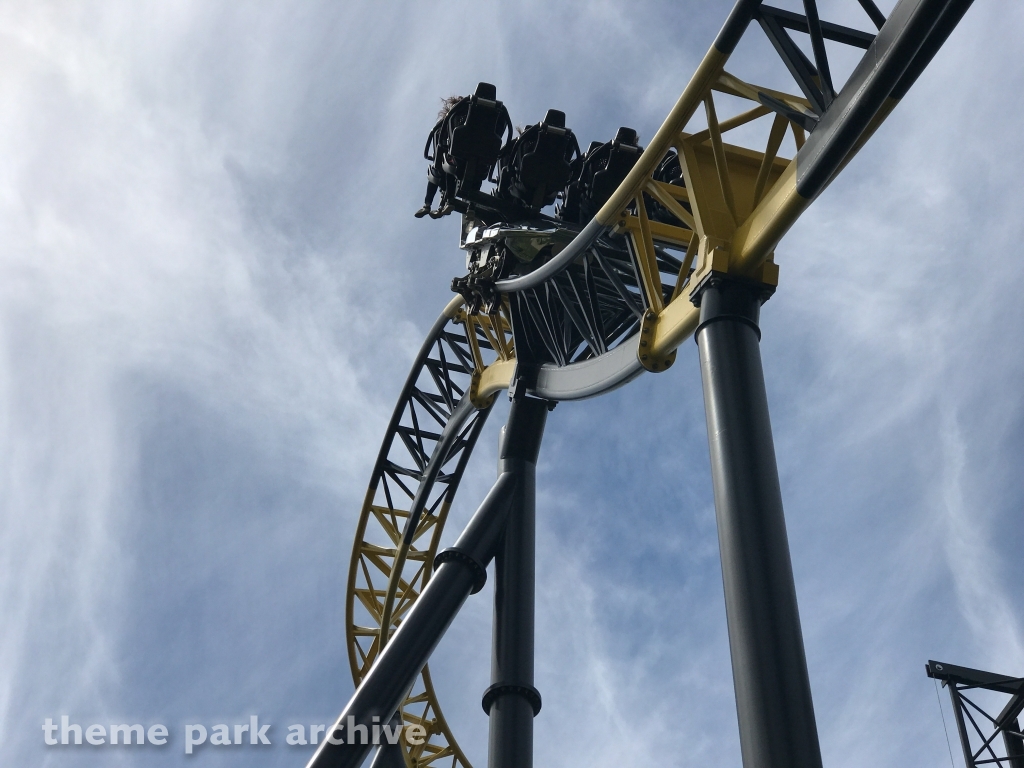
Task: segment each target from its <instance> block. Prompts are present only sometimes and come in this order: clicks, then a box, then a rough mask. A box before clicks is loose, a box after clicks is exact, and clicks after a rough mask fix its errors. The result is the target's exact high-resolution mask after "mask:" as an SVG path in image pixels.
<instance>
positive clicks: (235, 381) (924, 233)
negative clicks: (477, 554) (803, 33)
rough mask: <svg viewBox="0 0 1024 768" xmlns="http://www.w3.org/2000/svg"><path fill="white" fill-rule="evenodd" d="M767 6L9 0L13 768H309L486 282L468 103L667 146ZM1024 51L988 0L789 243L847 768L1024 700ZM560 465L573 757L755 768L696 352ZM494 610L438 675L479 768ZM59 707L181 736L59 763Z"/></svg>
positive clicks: (769, 332) (541, 660) (0, 547)
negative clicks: (447, 106)
mask: <svg viewBox="0 0 1024 768" xmlns="http://www.w3.org/2000/svg"><path fill="white" fill-rule="evenodd" d="M882 5H883V9H885V10H888V8H889V7H891V5H892V3H891V2H889V3H883V4H882ZM851 6H854V10H853V11H851V9H850V7H851ZM727 8H728V4H727V3H726V2H724V1H723V2H721V3H709V2H703V3H699V2H696V0H687V1H686V2H676V3H667V2H655V1H653V0H651V1H649V2H632V3H626V2H587V3H582V2H576V3H568V2H567V3H561V4H557V5H552V4H544V3H540V2H532V1H529V0H526V1H524V2H517V3H512V2H495V3H471V2H442V3H432V4H429V5H428V4H397V3H396V4H385V3H371V2H362V3H357V2H347V3H344V4H343V3H338V2H313V1H312V0H309V1H308V2H303V3H285V2H272V1H271V0H268V1H267V2H262V3H252V4H249V3H246V4H239V3H231V2H223V1H220V0H217V1H214V2H194V1H190V0H177V1H174V2H163V3H151V4H140V3H134V2H126V1H122V0H108V1H106V2H102V3H88V2H45V1H44V0H38V1H36V2H32V3H26V2H17V1H16V0H6V1H5V2H0V531H2V535H0V762H2V763H3V764H5V765H22V766H28V765H42V766H56V767H63V766H100V765H102V766H112V765H130V766H134V765H142V764H145V765H148V766H160V765H168V766H170V765H178V764H180V763H181V762H182V761H186V760H187V761H188V762H189V763H193V764H203V765H211V766H214V765H216V766H221V765H224V766H236V765H238V766H241V765H247V766H253V765H255V766H262V765H267V766H301V765H303V764H304V763H305V760H306V759H307V758H308V756H309V754H310V750H311V748H305V749H303V748H296V747H286V746H285V745H284V744H283V741H284V735H285V733H286V728H285V726H286V725H287V724H290V723H321V722H328V721H329V720H330V718H332V717H334V716H335V715H336V714H337V713H338V711H340V709H341V707H342V706H343V704H344V703H345V701H346V700H347V698H348V696H349V695H350V693H351V689H352V684H351V680H350V678H349V673H348V663H347V659H346V656H345V648H344V644H343V631H344V616H343V610H344V601H343V594H344V574H345V573H346V571H347V567H348V559H349V553H350V547H351V539H352V535H353V529H354V524H355V520H356V517H357V514H358V511H359V506H360V503H361V500H362V496H363V493H364V490H365V483H366V481H367V479H368V478H369V474H370V469H371V466H372V463H373V460H374V457H375V455H376V452H377V448H378V445H379V441H380V439H381V437H382V435H383V432H384V428H385V425H386V422H387V419H388V417H389V415H390V411H391V409H392V407H393V405H394V399H395V398H396V396H397V394H398V391H399V388H400V386H401V382H402V380H403V378H404V376H405V372H406V370H407V368H408V365H409V362H410V360H411V358H412V356H413V354H414V352H415V350H416V349H417V348H418V345H419V342H420V340H421V338H422V335H423V333H424V332H425V331H426V329H427V328H428V327H429V324H430V322H431V321H432V320H433V318H434V317H436V315H437V313H438V312H439V310H440V309H441V308H442V307H443V306H444V305H445V303H446V302H447V301H448V300H449V298H450V293H449V291H448V284H449V282H450V279H451V277H452V276H453V275H455V274H459V273H461V272H460V271H461V270H462V269H463V258H462V254H461V253H460V252H459V251H458V249H457V247H456V243H457V228H458V222H457V221H456V220H455V219H454V217H452V218H448V219H445V220H443V221H438V222H435V221H430V220H425V221H424V220H416V219H414V218H413V217H412V215H411V214H412V212H413V211H414V210H415V209H416V208H417V207H418V206H419V205H420V203H421V199H422V188H423V182H424V177H425V174H424V163H423V161H422V159H421V157H420V152H421V151H422V146H423V139H424V136H425V134H426V132H427V130H428V129H429V128H430V126H431V125H432V123H433V119H434V115H435V113H436V110H437V107H438V105H439V97H441V96H447V95H449V94H451V93H468V92H470V91H471V90H472V89H473V87H474V86H475V84H476V82H477V81H478V80H487V81H489V82H492V83H495V84H496V85H497V86H498V93H499V96H500V97H501V98H502V99H503V100H504V101H505V102H506V104H507V105H508V107H509V109H510V111H511V113H512V117H513V119H514V120H515V121H516V122H517V123H520V124H526V123H530V122H535V121H536V120H538V119H539V118H540V117H541V116H542V115H543V113H544V110H546V109H547V108H549V107H554V108H558V109H562V110H564V111H565V112H566V114H567V115H568V122H569V124H570V126H572V127H573V128H574V129H575V130H576V131H577V133H578V134H579V135H580V137H581V143H584V145H585V144H586V143H587V142H589V141H590V140H591V139H601V140H605V139H607V138H609V137H610V136H611V135H612V134H613V133H614V130H615V128H616V127H618V126H619V125H629V126H632V127H634V128H636V129H637V130H638V131H639V132H640V134H641V140H642V141H645V140H646V139H649V138H650V136H651V135H652V134H653V133H654V131H655V130H656V128H657V126H658V125H659V124H660V122H661V120H662V118H663V117H664V115H665V113H666V112H667V111H668V109H669V107H670V106H671V105H672V103H673V102H674V100H675V98H676V97H677V95H678V93H679V92H680V91H681V90H682V87H683V86H684V85H685V83H686V81H687V79H688V78H689V76H690V74H691V73H692V72H693V69H694V68H695V66H696V64H697V62H698V61H699V59H700V57H701V56H702V55H703V53H704V52H705V51H706V50H707V47H708V45H709V44H710V41H711V40H712V39H713V36H714V33H715V32H716V30H717V28H718V27H719V25H720V24H721V22H722V20H723V19H724V17H725V14H726V12H727ZM822 8H823V15H824V16H825V17H826V18H830V19H834V20H837V21H844V22H848V23H856V24H857V25H858V26H860V27H861V28H865V29H866V28H868V23H867V21H866V18H865V17H863V16H860V15H859V11H856V12H854V11H855V4H853V3H852V2H850V0H842V2H840V0H835V1H834V2H829V3H822ZM1022 30H1024V8H1022V7H1021V5H1020V4H1019V3H1014V2H1011V0H988V1H987V2H984V3H977V4H976V7H974V8H972V9H971V10H970V11H969V12H968V14H967V16H966V17H965V20H964V21H963V23H962V24H961V25H960V27H959V28H958V29H957V31H956V32H955V33H954V35H953V36H952V38H951V39H950V41H949V43H948V44H947V46H946V47H945V48H944V49H943V50H942V52H941V53H940V54H939V55H938V57H937V58H936V60H935V61H934V62H933V64H932V66H931V67H930V68H929V70H928V71H927V72H926V73H925V74H924V75H923V76H922V78H921V79H920V81H919V82H918V83H917V85H916V86H915V87H914V89H913V90H912V91H911V92H910V95H909V96H908V97H907V98H906V99H905V100H904V102H903V103H902V104H901V105H900V107H899V108H898V110H897V111H896V112H895V113H894V115H893V116H892V117H891V118H890V119H889V121H888V122H887V123H886V124H885V126H884V127H883V128H882V129H881V131H880V132H879V133H878V135H876V137H875V138H874V139H873V140H872V142H871V143H870V145H869V146H868V147H867V148H866V149H865V150H864V151H863V152H862V153H861V155H860V156H859V157H858V158H857V160H856V161H855V162H854V163H852V164H851V165H850V167H849V168H848V169H847V170H846V171H845V172H844V173H843V175H842V177H841V178H840V179H839V180H838V181H837V182H835V183H834V184H833V186H832V187H831V188H830V189H829V190H828V191H827V192H826V193H825V194H824V195H823V196H822V197H821V198H820V199H819V200H818V201H817V202H816V203H815V204H814V206H813V207H812V208H811V209H810V210H809V211H808V213H806V214H805V215H804V217H803V219H802V220H801V221H800V223H799V224H798V226H797V227H796V228H794V230H793V231H792V232H791V233H790V234H789V236H788V237H787V238H786V239H785V240H784V241H783V243H782V245H781V246H780V247H779V249H778V251H777V256H776V260H777V261H778V262H779V264H780V265H781V285H780V288H779V291H778V293H777V294H776V296H775V297H774V298H773V299H772V300H771V301H770V302H769V303H768V304H767V305H766V306H765V308H764V311H763V315H762V318H763V329H764V339H763V343H762V354H763V357H764V363H765V374H766V379H767V385H768V394H769V402H770V406H771V409H772V418H773V425H774V430H775V440H776V449H777V453H778V457H779V467H780V473H781V480H782V488H783V495H784V499H785V502H786V508H787V518H788V525H789V534H790V541H791V547H792V553H793V561H794V568H795V573H796V582H797V591H798V595H799V599H800V609H801V614H802V619H803V627H804V634H805V641H806V646H807V653H808V663H809V667H810V675H811V681H812V685H813V692H814V698H815V704H816V709H817V717H818V727H819V731H820V735H821V743H822V750H823V754H824V759H825V764H826V765H828V766H830V767H833V766H834V767H835V768H842V767H847V766H849V767H850V768H852V767H853V766H864V765H876V766H929V767H930V766H940V765H944V764H947V763H948V762H949V759H950V758H949V755H948V753H947V744H946V739H945V736H944V735H943V725H942V720H941V719H940V712H939V704H938V703H937V701H936V695H935V690H934V688H933V686H932V682H931V681H930V680H928V679H927V678H926V677H925V675H924V662H925V661H926V660H927V659H929V658H934V659H939V660H944V661H949V662H953V663H958V664H962V665H966V666H974V667H980V668H985V669H992V670H994V671H999V672H1005V673H1010V674H1016V675H1022V674H1024V636H1022V629H1024V626H1022V619H1021V616H1022V613H1024V574H1022V571H1021V568H1020V563H1021V551H1022V549H1024V516H1022V503H1024V472H1022V471H1021V457H1022V455H1024V387H1022V386H1021V381H1022V378H1024V349H1022V345H1021V331H1022V329H1024V303H1022V302H1021V299H1020V292H1021V290H1022V289H1021V286H1022V285H1024V259H1022V258H1021V255H1022V252H1021V243H1022V242H1024V223H1022V216H1021V212H1022V209H1024V191H1022V188H1021V184H1020V179H1021V177H1022V174H1024V147H1022V144H1021V140H1020V125H1021V122H1022V118H1024V107H1022V106H1021V103H1020V100H1019V98H1018V97H1014V96H1013V94H1014V93H1018V94H1019V93H1020V92H1022V90H1024V59H1022V58H1021V56H1020V54H1019V48H1018V45H1019V39H1020V36H1021V32H1022ZM749 34H750V37H751V39H752V40H753V38H755V37H757V36H759V35H760V32H759V31H758V30H752V31H751V32H750V33H749ZM764 45H765V44H764V42H763V40H760V39H759V40H757V41H756V43H754V44H751V45H750V46H747V47H741V49H740V50H739V51H738V53H737V56H736V59H735V62H734V64H731V65H730V69H731V70H735V72H736V73H737V74H738V75H740V76H746V77H748V78H750V79H758V76H759V74H761V73H760V69H759V67H760V66H761V64H760V63H761V62H762V61H765V60H766V59H765V57H764V52H765V49H764ZM776 77H777V73H775V72H767V71H766V72H764V73H763V77H762V78H761V79H762V80H764V81H770V82H774V81H775V79H776ZM506 407H507V406H505V405H504V403H501V402H499V405H498V406H497V409H498V412H497V413H496V414H495V415H494V416H492V418H491V420H490V423H489V428H488V431H487V432H485V434H484V436H483V438H482V439H481V443H480V446H479V448H478V451H477V456H475V457H474V461H473V463H472V464H471V466H470V470H469V473H468V475H467V478H466V481H465V482H464V484H463V489H462V491H461V493H460V497H459V499H458V502H457V504H456V510H455V512H454V513H453V518H452V521H451V529H450V530H449V531H448V536H447V537H446V538H447V539H449V540H450V539H452V538H454V535H455V533H456V529H457V528H458V527H460V525H461V523H462V522H464V521H465V520H466V519H467V518H468V515H469V514H470V512H471V511H472V509H473V508H474V506H475V504H476V503H477V502H478V501H479V500H480V498H482V496H483V494H484V492H485V491H486V489H487V487H488V486H489V484H490V482H491V481H492V480H493V472H494V469H493V467H494V463H493V459H494V453H495V452H494V445H495V439H496V429H497V427H498V426H499V424H500V423H501V421H502V420H503V413H504V409H505V408H506ZM542 464H543V466H542V468H541V471H540V474H539V499H538V512H539V519H538V557H539V562H538V638H537V652H538V657H537V687H538V688H539V689H540V691H541V693H542V695H543V696H544V710H543V712H542V713H541V714H540V716H539V717H538V718H537V721H536V733H537V737H536V763H537V765H565V764H588V765H595V766H622V765H627V766H628V765H650V764H660V765H681V766H685V765H698V764H703V765H707V764H712V763H713V764H716V765H734V766H738V765H739V762H740V761H739V744H738V737H737V731H736V721H735V709H734V703H733V691H732V680H731V673H730V668H729V656H728V647H727V639H726V628H725V615H724V607H723V598H722V588H721V573H720V568H719V562H718V547H717V538H716V533H715V524H714V512H713V503H712V497H711V482H710V475H709V466H708V458H707V441H706V436H705V424H704V411H703V404H702V400H701V397H700V373H699V369H698V364H697V358H696V348H695V346H694V345H693V343H692V341H691V342H688V343H687V344H686V345H684V346H683V347H682V348H681V350H680V354H679V359H678V361H677V363H676V365H675V366H674V367H673V368H672V369H671V370H670V371H669V372H667V373H664V374H659V375H647V376H645V377H643V378H641V379H640V380H638V381H636V382H634V383H633V384H631V385H630V386H629V387H627V388H626V389H623V390H620V391H618V392H615V393H613V394H611V395H607V396H605V397H603V398H600V399H598V400H594V401H588V402H584V403H570V404H563V405H561V406H559V407H558V408H557V409H556V410H555V411H554V412H553V413H552V415H551V418H550V419H549V421H548V432H547V438H546V442H545V446H544V449H543V452H542ZM489 596H490V593H489V590H485V591H484V592H482V593H481V594H479V595H477V596H476V597H475V598H473V599H471V601H470V602H469V603H468V604H467V606H466V608H465V610H464V612H463V614H462V615H461V616H460V617H459V618H458V620H457V621H456V623H455V625H454V626H453V628H452V630H451V631H450V633H449V635H448V636H447V637H446V639H445V641H444V642H443V643H442V645H441V647H440V648H439V650H438V652H437V654H436V655H435V659H434V661H433V662H432V666H433V669H434V679H435V681H437V686H438V689H439V692H440V695H441V698H442V704H443V706H444V708H445V711H446V713H447V715H448V717H449V719H450V721H451V722H452V724H453V726H454V728H455V730H456V732H457V734H458V735H459V738H460V742H461V743H462V744H463V746H464V748H465V749H466V751H467V753H468V755H469V757H470V758H471V759H472V760H473V761H474V764H475V765H477V766H478V767H479V766H482V765H483V764H484V762H485V750H486V717H485V716H484V714H483V713H482V711H481V709H480V704H479V701H480V695H481V693H482V691H483V689H484V688H485V687H486V685H487V677H488V660H489V632H490V626H489V620H490V610H491V609H490V603H489ZM943 706H945V707H946V708H947V713H946V717H947V721H948V718H949V712H948V702H944V704H943ZM61 715H69V716H70V717H71V721H72V722H77V723H80V724H81V725H83V726H85V725H88V724H91V723H107V724H109V723H120V722H132V723H134V722H140V723H143V724H147V725H148V724H153V723H164V724H166V725H167V726H168V728H169V729H170V732H171V740H170V744H169V745H168V746H167V747H163V748H158V747H149V746H147V747H145V748H138V749H136V748H132V749H130V750H129V749H124V748H115V747H111V746H106V747H102V748H97V747H87V746H84V745H83V746H82V747H77V748H76V747H72V746H68V747H61V746H57V747H47V746H45V745H44V743H43V733H42V730H41V725H42V723H43V722H44V720H45V719H46V718H47V717H51V718H54V720H59V718H60V716H61ZM250 715H258V716H259V717H260V718H261V722H269V723H272V724H273V726H272V728H271V730H270V736H271V738H272V740H274V742H275V743H274V745H273V746H272V747H262V748H259V749H257V748H254V747H248V746H245V747H232V748H230V749H228V748H222V749H216V748H206V749H205V750H204V749H202V748H200V749H198V750H197V752H196V754H194V755H192V756H191V757H190V758H186V756H185V755H184V750H183V735H182V729H183V727H184V724H186V723H205V724H207V726H209V725H212V724H214V723H220V722H224V723H244V722H248V718H249V716H250ZM950 735H951V738H954V739H955V734H953V733H951V734H950ZM956 750H957V744H956V742H955V741H954V742H953V754H954V755H955V756H956V755H957V752H956ZM956 760H957V765H959V764H960V758H959V757H958V756H957V758H956Z"/></svg>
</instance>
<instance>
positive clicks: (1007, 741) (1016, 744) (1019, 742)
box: [1000, 718, 1024, 768]
mask: <svg viewBox="0 0 1024 768" xmlns="http://www.w3.org/2000/svg"><path fill="white" fill-rule="evenodd" d="M1000 726H1001V727H1002V728H1003V729H1005V730H1003V745H1004V746H1005V747H1006V756H1007V757H1008V758H1010V768H1024V739H1022V738H1021V737H1020V736H1017V735H1016V734H1013V733H1009V731H1016V732H1017V733H1020V723H1019V722H1018V721H1017V719H1016V718H1014V719H1012V720H1007V721H1006V722H1005V723H1000Z"/></svg>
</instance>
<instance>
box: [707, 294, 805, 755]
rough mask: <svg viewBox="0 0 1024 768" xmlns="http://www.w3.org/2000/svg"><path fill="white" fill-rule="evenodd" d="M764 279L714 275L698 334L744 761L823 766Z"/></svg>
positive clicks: (730, 647) (730, 646)
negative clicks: (785, 507) (775, 415)
mask: <svg viewBox="0 0 1024 768" xmlns="http://www.w3.org/2000/svg"><path fill="white" fill-rule="evenodd" d="M762 297H763V286H760V285H752V284H750V283H746V282H741V281H739V280H734V279H731V278H727V277H718V276H712V277H711V278H710V279H709V280H708V282H707V283H706V284H705V285H704V286H703V287H702V289H701V293H700V294H699V297H698V300H699V301H700V308H701V312H700V325H699V326H698V327H697V333H696V340H697V344H698V346H699V348H700V370H701V378H702V379H703V383H704V407H705V411H706V415H707V423H708V444H709V447H710V449H711V476H712V480H713V482H714V490H715V514H716V517H717V520H718V541H719V547H720V550H721V557H722V577H723V581H724V584H725V609H726V617H727V620H728V625H729V649H730V652H731V656H732V670H733V684H734V686H735V689H736V711H737V716H738V720H739V729H740V746H741V749H742V753H743V766H744V768H821V750H820V748H819V746H818V731H817V727H816V725H815V721H814V707H813V704H812V702H811V686H810V680H809V678H808V675H807V661H806V658H805V656H804V643H803V637H802V635H801V631H800V616H799V613H798V611H797V601H796V588H795V586H794V583H793V567H792V564H791V562H790V557H789V541H788V538H787V536H786V522H785V519H784V517H783V511H782V493H781V491H780V490H779V473H778V468H777V467H776V464H775V447H774V445H773V442H772V430H771V423H770V421H769V418H768V399H767V396H766V394H765V387H764V373H763V371H762V368H761V352H760V349H759V347H758V344H759V341H760V338H761V332H760V329H759V328H758V325H757V322H758V317H759V314H760V307H761V300H762Z"/></svg>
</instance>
